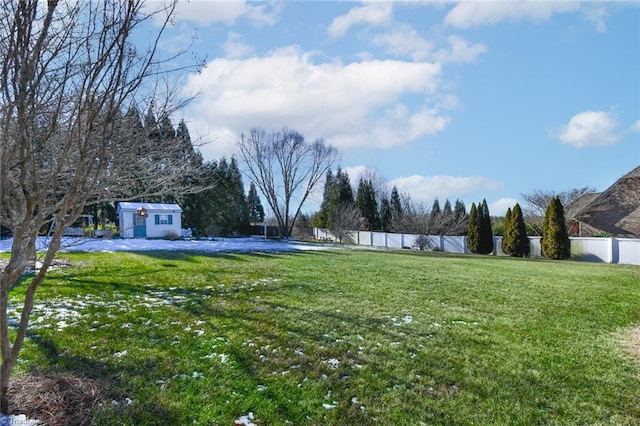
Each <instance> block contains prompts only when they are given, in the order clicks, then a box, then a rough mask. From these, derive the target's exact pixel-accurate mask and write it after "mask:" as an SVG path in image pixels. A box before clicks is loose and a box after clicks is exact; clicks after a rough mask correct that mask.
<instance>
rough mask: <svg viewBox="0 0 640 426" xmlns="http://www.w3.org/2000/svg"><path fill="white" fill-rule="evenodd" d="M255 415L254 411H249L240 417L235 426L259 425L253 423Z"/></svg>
mask: <svg viewBox="0 0 640 426" xmlns="http://www.w3.org/2000/svg"><path fill="white" fill-rule="evenodd" d="M253 417H254V416H253V413H252V412H251V411H249V413H247V414H246V415H244V416H240V417H238V418H237V419H236V421H235V422H233V424H234V426H257V425H256V424H255V423H253Z"/></svg>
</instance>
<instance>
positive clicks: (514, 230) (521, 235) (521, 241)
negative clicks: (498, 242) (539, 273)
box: [502, 203, 530, 257]
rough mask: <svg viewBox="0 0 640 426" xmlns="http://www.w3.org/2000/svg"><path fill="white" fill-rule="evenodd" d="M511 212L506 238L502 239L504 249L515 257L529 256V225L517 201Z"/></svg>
mask: <svg viewBox="0 0 640 426" xmlns="http://www.w3.org/2000/svg"><path fill="white" fill-rule="evenodd" d="M507 213H509V212H507ZM510 213H511V214H510V215H509V216H510V217H509V222H508V225H507V227H506V229H505V235H504V239H503V240H502V243H503V244H502V251H504V252H505V253H507V254H509V255H511V256H514V257H527V256H529V252H530V248H529V239H528V238H527V227H526V225H525V223H524V218H523V217H522V210H521V209H520V205H519V204H518V203H516V205H515V206H514V207H513V211H512V212H510Z"/></svg>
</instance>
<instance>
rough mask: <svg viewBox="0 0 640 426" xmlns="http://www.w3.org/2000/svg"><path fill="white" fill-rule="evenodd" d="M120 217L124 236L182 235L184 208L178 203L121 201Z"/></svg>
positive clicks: (157, 236)
mask: <svg viewBox="0 0 640 426" xmlns="http://www.w3.org/2000/svg"><path fill="white" fill-rule="evenodd" d="M118 219H119V228H120V237H122V238H163V237H166V236H167V235H168V234H173V235H177V236H180V235H182V209H181V208H180V206H179V205H177V204H160V203H129V202H126V203H125V202H121V203H118Z"/></svg>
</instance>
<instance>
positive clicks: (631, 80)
mask: <svg viewBox="0 0 640 426" xmlns="http://www.w3.org/2000/svg"><path fill="white" fill-rule="evenodd" d="M194 37H195V39H193V38H194ZM189 43H193V44H192V45H191V46H190V50H191V52H190V54H189V55H188V57H187V59H189V58H190V57H191V54H193V55H195V56H196V57H200V58H204V57H206V58H207V59H206V66H205V68H204V69H202V70H201V72H199V73H193V74H190V75H186V76H184V78H183V79H182V80H181V81H180V85H181V89H182V90H184V93H197V94H198V96H197V97H196V99H195V100H194V101H193V102H192V103H191V104H190V105H189V106H188V107H186V108H185V109H183V110H181V111H180V112H179V114H178V116H177V117H175V119H174V121H175V122H177V120H179V119H180V118H184V119H185V120H186V122H187V124H188V126H189V129H190V131H191V133H192V137H199V138H201V139H202V140H203V141H206V142H210V143H208V144H206V145H205V146H203V147H202V148H201V151H202V153H203V155H204V157H205V159H207V160H214V159H219V158H220V157H222V156H227V157H229V156H231V155H233V154H234V153H235V150H236V146H235V144H236V141H237V139H238V136H239V134H240V133H241V132H246V131H248V130H250V129H251V128H252V127H256V126H257V127H262V128H265V129H267V130H277V129H280V128H282V127H283V126H288V127H291V128H294V129H296V130H299V131H300V132H302V133H303V134H304V135H305V137H306V138H308V139H309V140H313V139H315V138H318V137H322V138H324V139H325V140H326V141H327V142H328V143H329V144H332V145H334V146H335V147H336V148H338V150H339V152H340V165H341V166H342V167H343V168H344V169H346V170H347V171H348V172H349V174H350V176H351V179H352V183H355V182H356V180H357V179H358V176H359V174H360V173H361V172H362V171H363V170H364V169H366V168H369V169H375V170H376V171H377V173H378V175H379V176H381V177H383V178H384V179H385V180H386V181H388V182H389V184H390V187H391V186H393V185H396V186H397V187H398V189H399V190H400V191H401V192H406V193H409V194H410V195H411V196H412V198H413V199H414V200H417V201H424V202H425V203H427V204H428V205H430V204H431V203H432V202H433V199H434V198H435V197H438V198H439V200H440V202H441V203H442V202H444V200H445V199H446V198H449V199H450V200H451V201H452V202H453V201H454V200H455V199H458V198H459V199H461V200H463V201H465V203H466V204H467V206H470V205H471V202H473V201H480V200H482V199H483V198H486V199H487V202H488V203H489V207H490V211H491V213H492V214H493V215H501V214H503V213H504V211H505V210H506V208H507V207H508V206H512V205H513V204H514V203H515V202H516V201H521V194H522V193H530V192H532V191H534V190H537V189H541V190H555V191H563V190H566V189H570V188H576V187H582V186H585V185H588V186H593V187H595V188H597V189H598V190H604V189H606V188H607V187H608V186H609V185H611V184H612V183H613V182H615V180H616V179H618V178H619V177H621V176H622V175H623V174H625V173H627V172H629V171H630V170H632V169H633V168H634V167H636V166H638V165H639V164H640V7H639V4H638V3H636V2H576V1H564V2H563V1H535V2H534V1H501V2H484V1H474V2H454V1H402V2H400V1H397V2H381V1H374V2H346V1H345V2H343V1H317V2H307V1H286V2H244V1H196V0H192V1H190V2H182V3H180V4H179V5H178V9H177V15H176V19H175V21H174V24H173V26H172V27H171V28H170V29H169V31H168V33H167V34H166V37H165V41H164V42H163V45H162V47H163V48H164V49H166V50H167V53H169V52H170V51H171V50H172V49H176V48H179V47H184V46H187V45H188V44H189ZM319 189H320V191H319V193H318V195H316V196H315V197H314V199H313V200H312V202H311V203H310V204H309V205H308V206H307V209H306V210H314V208H315V207H316V206H317V204H315V203H318V202H319V201H320V198H321V189H322V188H319Z"/></svg>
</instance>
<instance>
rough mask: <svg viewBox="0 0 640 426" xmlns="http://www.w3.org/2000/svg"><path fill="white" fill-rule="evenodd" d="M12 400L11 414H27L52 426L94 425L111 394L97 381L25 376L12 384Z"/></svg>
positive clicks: (9, 394)
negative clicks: (98, 413) (94, 420)
mask: <svg viewBox="0 0 640 426" xmlns="http://www.w3.org/2000/svg"><path fill="white" fill-rule="evenodd" d="M8 397H9V410H10V414H25V415H26V416H27V418H29V419H36V420H39V421H40V422H41V423H42V424H45V425H49V426H58V425H90V424H92V421H93V415H94V413H95V412H96V410H97V409H98V408H99V406H100V405H102V404H104V403H105V401H106V399H107V392H106V390H105V388H104V386H103V385H102V384H101V383H100V382H98V381H96V380H91V379H86V378H78V377H64V376H53V375H43V376H38V375H25V376H20V377H16V378H15V379H12V380H11V383H10V385H9V393H8Z"/></svg>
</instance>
